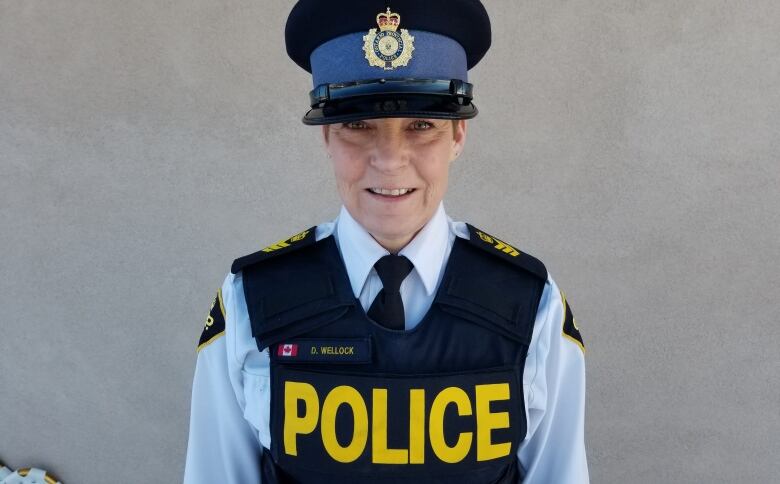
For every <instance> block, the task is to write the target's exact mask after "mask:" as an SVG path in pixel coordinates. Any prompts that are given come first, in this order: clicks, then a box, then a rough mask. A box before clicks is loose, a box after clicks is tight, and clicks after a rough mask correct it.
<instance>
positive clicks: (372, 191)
mask: <svg viewBox="0 0 780 484" xmlns="http://www.w3.org/2000/svg"><path fill="white" fill-rule="evenodd" d="M323 136H324V139H325V146H326V148H327V150H328V153H329V155H330V157H331V158H332V160H333V171H334V173H335V175H336V184H337V185H338V190H339V194H340V196H341V200H342V201H343V203H344V206H345V207H346V208H347V210H348V211H349V213H350V215H352V217H353V218H354V219H355V220H357V221H358V223H360V224H361V225H362V226H363V227H364V228H365V229H366V230H367V231H368V232H369V233H370V234H371V235H372V236H374V238H375V239H376V240H377V241H378V242H379V243H380V244H381V245H383V246H384V247H385V248H387V249H388V250H390V251H391V252H394V251H398V250H400V249H401V248H402V247H403V246H405V245H406V244H407V243H408V242H409V241H410V240H411V239H412V238H413V237H414V235H415V234H416V233H417V231H419V230H420V229H421V228H422V227H423V225H425V223H426V222H427V221H428V220H429V219H430V218H431V217H432V216H433V214H434V212H435V211H436V208H437V207H438V206H439V202H440V201H441V200H442V198H443V197H444V193H445V192H446V191H447V179H448V175H449V169H450V163H451V162H452V161H453V160H454V159H455V158H456V157H457V156H458V155H459V154H460V152H461V151H462V150H463V144H464V142H465V139H466V122H465V121H463V120H460V121H457V123H456V125H455V126H453V123H452V121H450V120H441V119H420V118H382V119H367V120H365V121H352V122H349V123H343V124H332V125H325V126H323Z"/></svg>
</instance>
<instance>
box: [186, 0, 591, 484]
mask: <svg viewBox="0 0 780 484" xmlns="http://www.w3.org/2000/svg"><path fill="white" fill-rule="evenodd" d="M286 41H287V51H288V54H289V55H290V57H291V58H292V59H293V60H294V61H295V62H296V63H297V64H298V65H300V66H301V67H303V68H304V69H306V70H307V71H309V72H311V74H312V76H313V81H314V82H313V85H314V89H313V90H312V91H311V93H310V105H311V109H310V110H309V111H308V113H307V114H306V115H305V116H304V118H303V122H304V123H306V124H310V125H321V126H322V128H321V129H322V133H323V138H324V141H325V146H326V149H327V153H328V156H329V157H330V158H331V160H332V163H333V167H334V173H335V177H336V181H337V186H338V190H339V194H340V196H341V199H342V202H343V206H342V207H341V211H340V213H339V215H338V217H337V218H336V219H335V220H333V221H331V222H327V223H322V224H320V225H317V226H314V227H311V228H309V229H306V230H302V231H299V232H298V233H296V234H295V235H293V236H291V237H288V238H286V239H282V240H280V241H279V242H277V243H275V244H272V245H270V246H268V247H266V248H264V249H262V250H260V251H258V252H256V253H254V254H250V255H248V256H244V257H241V258H239V259H237V260H236V261H235V262H234V263H233V266H232V269H231V272H230V274H228V275H227V277H226V278H225V281H224V283H223V284H222V287H221V288H220V290H219V291H218V293H217V296H216V298H215V300H214V303H213V304H212V307H211V310H210V312H209V316H208V318H207V321H206V326H205V328H204V330H203V334H202V336H201V339H200V343H199V346H198V358H197V366H196V370H195V380H194V384H193V392H192V412H191V421H190V436H189V445H188V450H187V461H186V470H185V477H184V480H185V482H186V483H187V484H207V483H208V484H213V483H236V484H238V483H242V484H245V483H257V482H266V483H293V482H379V483H393V482H407V483H411V482H426V483H440V482H441V483H444V482H459V483H515V482H526V483H582V482H588V469H587V463H586V459H585V448H584V437H583V421H584V400H585V375H584V357H583V355H584V347H583V344H582V338H581V337H580V333H579V331H578V329H577V326H576V323H575V321H574V318H573V315H572V312H571V309H570V307H569V305H568V303H567V301H566V298H565V296H564V294H563V292H561V290H560V289H559V288H558V286H557V285H556V284H555V282H554V281H553V280H552V278H551V277H550V276H549V274H548V272H547V269H546V268H545V266H544V265H543V264H542V263H541V262H540V261H539V260H537V259H535V258H533V257H532V256H530V255H528V254H526V253H524V252H522V251H521V250H519V249H518V248H516V247H515V246H513V245H512V244H510V243H508V242H506V241H504V240H503V239H501V238H497V237H495V236H493V235H490V234H488V233H486V232H485V231H483V230H480V229H478V228H476V227H474V226H472V225H470V224H467V223H464V222H457V221H453V220H452V219H451V218H450V217H449V216H448V215H447V214H446V213H445V211H444V206H443V203H442V199H443V197H444V193H445V191H446V188H447V175H448V171H449V165H450V163H451V162H452V161H453V160H454V159H455V158H457V157H458V156H459V154H460V152H461V151H462V149H463V146H464V143H465V139H466V131H467V128H466V121H465V120H466V119H470V118H472V117H474V116H475V115H476V114H477V108H476V107H475V105H474V103H473V102H472V99H473V89H472V85H471V84H469V83H468V77H467V71H468V69H470V68H471V67H473V66H474V65H475V64H476V63H477V62H479V60H480V59H481V58H482V57H483V56H484V54H485V53H486V51H487V49H488V47H489V46H490V42H491V36H490V21H489V18H488V15H487V12H486V11H485V9H484V7H483V6H482V4H481V3H480V2H479V1H478V0H426V1H424V2H422V1H419V0H392V2H388V1H385V0H331V1H327V2H326V1H322V0H300V1H299V2H297V4H296V5H295V6H294V7H293V9H292V12H291V13H290V16H289V18H288V21H287V28H286Z"/></svg>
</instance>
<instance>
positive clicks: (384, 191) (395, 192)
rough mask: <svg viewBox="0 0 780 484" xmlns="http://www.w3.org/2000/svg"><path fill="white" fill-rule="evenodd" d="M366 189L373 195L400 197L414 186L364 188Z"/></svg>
mask: <svg viewBox="0 0 780 484" xmlns="http://www.w3.org/2000/svg"><path fill="white" fill-rule="evenodd" d="M366 190H367V191H369V192H371V193H373V194H375V195H383V196H386V197H400V196H403V195H406V194H409V193H412V192H414V191H415V190H416V188H366Z"/></svg>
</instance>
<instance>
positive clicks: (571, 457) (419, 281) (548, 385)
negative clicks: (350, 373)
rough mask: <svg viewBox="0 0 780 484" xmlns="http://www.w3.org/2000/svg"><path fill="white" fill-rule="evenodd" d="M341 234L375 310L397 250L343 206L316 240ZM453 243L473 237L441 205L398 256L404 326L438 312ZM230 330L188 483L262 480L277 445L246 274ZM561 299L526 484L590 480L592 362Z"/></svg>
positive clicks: (540, 356) (548, 313)
mask: <svg viewBox="0 0 780 484" xmlns="http://www.w3.org/2000/svg"><path fill="white" fill-rule="evenodd" d="M331 234H332V235H333V236H334V238H335V240H336V244H337V245H338V247H339V251H340V252H341V256H342V258H343V260H344V265H345V266H346V270H347V274H348V275H349V281H350V283H351V285H352V290H353V292H354V294H355V297H356V298H358V299H359V300H360V304H361V305H362V306H363V309H364V310H366V311H367V310H368V308H369V307H370V305H371V302H372V301H373V300H374V297H375V296H376V295H377V293H378V292H379V290H380V289H381V288H382V282H381V281H380V280H379V276H377V274H376V270H375V269H374V268H373V266H374V263H375V262H376V261H377V260H379V258H380V257H382V256H384V255H387V254H388V253H389V252H388V251H387V250H386V249H384V248H383V247H382V246H380V245H379V244H378V243H377V242H376V241H375V240H374V238H373V237H372V236H371V235H370V234H369V233H368V232H366V230H365V229H364V228H363V227H362V226H361V225H360V224H358V223H357V222H356V221H355V220H354V219H353V218H352V216H350V214H349V212H348V211H347V210H346V208H344V207H342V208H341V212H340V213H339V216H338V217H337V218H336V220H334V221H333V222H328V223H324V224H321V225H318V226H317V228H316V233H315V236H316V239H317V240H320V239H322V238H325V237H327V236H329V235H331ZM455 237H461V238H464V239H468V238H469V234H468V230H467V228H466V224H465V223H463V222H454V221H452V219H450V218H449V217H448V216H447V215H446V213H445V212H444V206H443V204H440V205H439V207H438V209H437V211H436V213H435V214H434V216H433V217H432V218H431V220H429V221H428V223H427V224H426V225H425V226H424V227H423V228H422V230H420V232H418V233H417V235H416V236H415V237H414V239H412V241H411V242H409V243H408V244H407V245H406V246H405V247H404V248H403V249H402V250H401V251H400V252H399V254H400V255H404V256H406V257H407V258H408V259H409V260H410V261H412V263H413V264H414V270H412V272H411V273H410V274H409V276H407V277H406V279H404V281H403V283H402V284H401V298H402V300H403V303H404V313H405V316H406V329H411V328H413V327H415V326H416V325H417V324H418V323H419V322H420V320H421V319H422V318H423V316H424V315H425V313H426V312H427V311H428V309H429V308H430V306H431V303H432V302H433V298H434V296H435V294H436V289H437V288H438V285H439V282H440V281H441V277H442V274H443V272H444V270H443V269H444V267H445V266H446V263H447V260H448V259H449V255H450V251H451V250H452V245H453V243H454V241H455ZM222 299H223V302H224V308H225V332H224V335H223V336H222V337H219V338H215V339H213V340H212V342H211V343H210V344H208V346H205V347H204V348H202V349H201V350H200V351H199V352H198V358H197V363H196V367H195V379H194V382H193V387H192V408H191V415H190V435H189V443H188V447H187V461H186V467H185V472H184V482H185V484H214V483H224V484H254V483H259V482H260V469H259V458H258V456H259V455H260V453H261V447H265V448H270V447H271V433H270V426H269V412H270V381H269V380H270V370H269V364H268V363H269V359H268V351H267V350H266V351H264V352H262V353H261V352H260V351H258V349H257V345H256V343H255V339H254V338H253V337H252V330H251V326H250V324H249V315H248V313H247V308H246V301H245V300H244V289H243V283H242V279H241V273H240V272H239V273H238V274H235V275H234V274H228V276H227V277H226V278H225V281H224V283H223V284H222ZM564 316H565V314H564V305H563V297H562V293H561V291H560V290H559V289H558V286H557V285H556V284H555V282H554V281H553V279H552V277H548V279H547V283H546V284H545V287H544V292H543V293H542V299H541V302H540V304H539V309H538V311H537V315H536V321H535V323H534V331H533V336H532V339H531V345H530V347H529V350H528V356H527V358H526V363H525V368H524V373H523V394H524V396H525V402H526V408H525V414H526V419H527V422H528V431H527V434H526V437H525V439H524V440H523V442H522V443H521V445H520V448H519V449H518V452H517V457H518V459H519V460H520V465H521V467H522V468H523V469H524V470H525V473H526V477H525V480H524V481H523V482H524V483H525V484H542V483H556V484H557V483H566V484H568V483H572V484H579V483H587V482H589V479H588V466H587V461H586V458H585V439H584V418H585V360H584V355H583V351H582V349H581V348H580V347H579V346H578V345H577V344H576V343H575V342H573V341H572V340H570V339H569V338H567V337H565V336H564V335H563V320H564Z"/></svg>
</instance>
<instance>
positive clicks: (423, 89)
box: [309, 79, 474, 108]
mask: <svg viewBox="0 0 780 484" xmlns="http://www.w3.org/2000/svg"><path fill="white" fill-rule="evenodd" d="M473 90H474V85H473V84H470V83H468V82H465V81H461V80H460V79H451V80H442V79H370V80H366V81H355V82H340V83H332V84H320V85H319V86H317V87H316V88H315V89H313V90H312V91H311V92H310V93H309V99H310V101H311V107H312V108H324V107H326V106H327V104H328V103H329V102H331V101H341V100H345V99H354V98H359V97H364V96H377V95H380V96H388V95H390V96H392V95H394V94H396V95H399V94H401V95H410V94H412V95H413V94H423V95H434V96H446V97H449V98H454V99H453V100H457V102H458V104H461V105H467V104H468V103H470V102H471V100H472V99H473V94H472V92H473Z"/></svg>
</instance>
